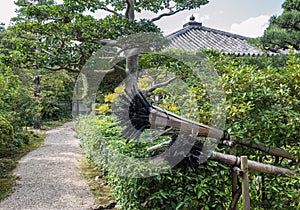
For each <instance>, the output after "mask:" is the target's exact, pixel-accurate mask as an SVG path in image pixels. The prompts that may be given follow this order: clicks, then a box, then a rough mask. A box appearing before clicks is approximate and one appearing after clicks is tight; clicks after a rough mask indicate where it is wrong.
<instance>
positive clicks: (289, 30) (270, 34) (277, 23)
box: [261, 0, 300, 52]
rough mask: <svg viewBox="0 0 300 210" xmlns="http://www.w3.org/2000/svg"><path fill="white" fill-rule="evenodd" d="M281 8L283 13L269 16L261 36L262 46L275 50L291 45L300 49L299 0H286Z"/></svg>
mask: <svg viewBox="0 0 300 210" xmlns="http://www.w3.org/2000/svg"><path fill="white" fill-rule="evenodd" d="M282 8H283V13H282V14H281V15H280V16H277V17H276V16H273V17H271V19H270V25H269V27H268V28H267V29H266V30H265V32H264V35H263V36H262V37H261V42H262V44H263V47H264V48H265V49H268V50H272V51H275V52H277V51H279V50H284V49H288V48H291V47H293V48H294V49H296V50H300V0H286V1H285V2H284V3H283V4H282Z"/></svg>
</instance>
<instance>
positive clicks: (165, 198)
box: [77, 115, 230, 209]
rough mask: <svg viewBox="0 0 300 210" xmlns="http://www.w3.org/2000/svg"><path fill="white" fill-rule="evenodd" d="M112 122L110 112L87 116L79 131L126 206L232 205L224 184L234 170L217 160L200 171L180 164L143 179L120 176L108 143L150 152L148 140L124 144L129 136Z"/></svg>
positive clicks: (134, 152)
mask: <svg viewBox="0 0 300 210" xmlns="http://www.w3.org/2000/svg"><path fill="white" fill-rule="evenodd" d="M112 124H113V119H112V118H111V117H108V116H101V115H100V116H98V117H83V118H82V119H81V120H80V121H79V124H78V125H77V131H78V136H79V137H80V138H81V145H82V147H83V148H84V150H85V151H86V155H87V158H88V159H90V161H92V162H93V163H94V164H96V166H97V167H98V168H99V169H101V170H102V172H103V173H104V174H106V179H107V180H108V182H109V184H110V185H111V186H112V188H113V194H114V196H115V197H116V199H117V200H118V202H119V203H120V204H121V205H122V206H123V208H125V209H200V208H201V207H204V208H205V209H211V208H214V209H224V208H225V207H226V206H228V201H229V197H228V194H229V191H228V190H229V188H227V189H226V188H225V187H224V186H226V185H229V182H230V181H229V173H230V170H229V169H228V168H226V167H225V166H224V165H222V164H219V163H216V162H210V163H207V164H205V165H202V166H200V167H199V169H198V171H197V172H195V171H193V170H187V171H183V170H182V169H178V168H177V169H171V170H168V171H166V172H164V173H162V174H160V175H157V176H153V177H149V178H143V179H141V178H132V177H124V176H120V175H119V174H118V173H117V171H115V170H114V169H113V167H114V166H115V165H114V163H112V164H111V165H110V164H109V163H108V162H107V157H106V154H105V151H106V150H107V147H109V148H110V149H111V150H113V151H114V152H115V154H114V155H118V153H123V154H126V155H127V156H130V157H135V158H138V157H148V156H149V154H148V153H147V151H146V148H147V144H143V145H139V146H138V148H136V147H134V144H132V143H130V144H129V145H127V146H126V147H125V148H124V143H125V141H126V140H125V139H124V138H122V137H121V136H120V133H119V131H120V128H110V126H111V125H112ZM88 125H93V126H88ZM104 142H106V143H108V145H105V143H104ZM148 146H149V144H148ZM96 148H98V149H96ZM99 151H101V152H99ZM111 155H113V154H111ZM135 172H136V171H132V173H135ZM208 177H210V178H208ZM220 186H221V187H220Z"/></svg>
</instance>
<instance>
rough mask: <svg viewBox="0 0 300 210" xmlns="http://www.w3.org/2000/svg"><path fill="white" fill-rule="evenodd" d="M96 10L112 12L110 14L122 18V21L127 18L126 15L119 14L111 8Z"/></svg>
mask: <svg viewBox="0 0 300 210" xmlns="http://www.w3.org/2000/svg"><path fill="white" fill-rule="evenodd" d="M96 8H97V9H102V10H105V11H107V12H110V13H112V14H114V15H116V16H118V17H119V18H122V19H124V18H125V16H124V15H122V14H120V13H118V12H116V11H114V10H112V9H109V8H107V7H101V6H97V7H96Z"/></svg>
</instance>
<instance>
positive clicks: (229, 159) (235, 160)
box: [210, 151, 295, 175]
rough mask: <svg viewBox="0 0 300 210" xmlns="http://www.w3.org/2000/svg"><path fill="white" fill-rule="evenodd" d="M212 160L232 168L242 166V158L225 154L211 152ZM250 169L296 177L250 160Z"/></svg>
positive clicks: (290, 171) (286, 171) (288, 172)
mask: <svg viewBox="0 0 300 210" xmlns="http://www.w3.org/2000/svg"><path fill="white" fill-rule="evenodd" d="M210 158H211V159H212V160H216V161H220V162H222V163H226V164H229V165H232V166H236V165H240V164H241V158H240V157H237V156H234V155H228V154H223V153H220V152H215V151H210ZM248 168H249V169H252V170H256V171H260V172H263V173H267V174H281V175H294V174H295V172H294V171H292V170H289V169H286V168H282V167H278V166H273V165H269V164H265V163H260V162H257V161H253V160H248Z"/></svg>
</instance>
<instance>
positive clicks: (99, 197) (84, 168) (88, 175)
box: [80, 158, 115, 206]
mask: <svg viewBox="0 0 300 210" xmlns="http://www.w3.org/2000/svg"><path fill="white" fill-rule="evenodd" d="M80 166H81V172H82V173H83V175H84V177H85V179H86V180H87V183H88V185H89V187H90V190H91V191H92V193H93V195H94V197H95V202H96V205H97V206H104V205H108V204H110V203H111V201H112V200H115V199H114V197H113V196H112V195H111V188H110V186H109V185H108V184H107V183H106V181H105V179H104V177H103V175H102V174H101V172H100V171H99V170H98V169H97V167H95V166H93V164H92V163H89V162H88V161H87V159H86V158H83V159H82V160H81V164H80Z"/></svg>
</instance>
